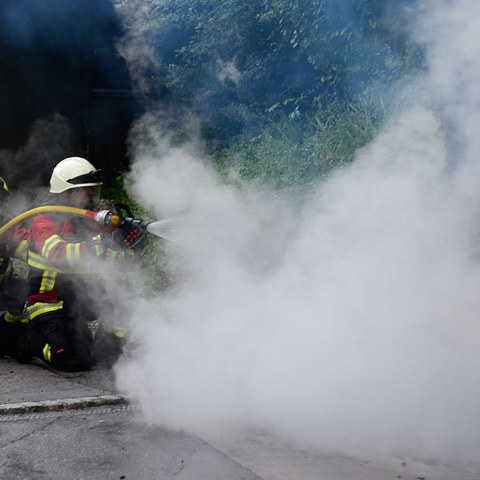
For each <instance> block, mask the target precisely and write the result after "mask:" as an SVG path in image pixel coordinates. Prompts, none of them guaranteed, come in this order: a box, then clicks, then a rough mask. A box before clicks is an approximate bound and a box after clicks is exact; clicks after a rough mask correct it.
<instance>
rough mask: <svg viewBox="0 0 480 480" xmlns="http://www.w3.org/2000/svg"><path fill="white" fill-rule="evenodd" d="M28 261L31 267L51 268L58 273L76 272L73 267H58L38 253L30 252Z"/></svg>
mask: <svg viewBox="0 0 480 480" xmlns="http://www.w3.org/2000/svg"><path fill="white" fill-rule="evenodd" d="M27 263H28V265H29V266H30V267H34V268H38V269H40V270H49V271H51V272H56V273H64V274H71V273H74V272H73V270H72V269H71V268H56V267H53V266H52V265H50V264H49V263H48V262H47V261H46V260H45V259H44V258H43V257H42V256H40V255H39V254H38V253H35V252H32V251H31V250H30V251H29V252H28V259H27Z"/></svg>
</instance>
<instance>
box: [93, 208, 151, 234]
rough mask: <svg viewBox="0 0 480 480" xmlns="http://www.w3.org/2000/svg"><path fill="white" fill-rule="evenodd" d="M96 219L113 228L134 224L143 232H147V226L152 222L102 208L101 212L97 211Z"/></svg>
mask: <svg viewBox="0 0 480 480" xmlns="http://www.w3.org/2000/svg"><path fill="white" fill-rule="evenodd" d="M95 221H96V222H98V223H100V224H102V225H104V226H106V227H113V228H119V227H122V226H123V225H133V226H134V227H135V228H138V229H139V230H140V231H141V232H142V233H147V227H148V224H149V223H150V222H145V221H144V220H137V219H136V218H131V217H122V216H120V215H115V214H114V213H113V212H111V211H110V210H100V211H99V212H96V214H95Z"/></svg>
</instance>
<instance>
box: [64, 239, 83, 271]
mask: <svg viewBox="0 0 480 480" xmlns="http://www.w3.org/2000/svg"><path fill="white" fill-rule="evenodd" d="M81 260H82V258H81V257H80V243H67V262H68V264H69V265H70V266H71V267H72V268H73V267H75V265H77V264H79V263H80V262H81Z"/></svg>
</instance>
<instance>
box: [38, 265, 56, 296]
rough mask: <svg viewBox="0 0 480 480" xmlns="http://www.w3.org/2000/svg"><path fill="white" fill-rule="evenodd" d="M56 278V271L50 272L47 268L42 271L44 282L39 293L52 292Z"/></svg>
mask: <svg viewBox="0 0 480 480" xmlns="http://www.w3.org/2000/svg"><path fill="white" fill-rule="evenodd" d="M56 278H57V274H56V273H55V272H49V271H48V270H45V271H44V272H43V273H42V282H41V283H40V291H39V293H45V292H51V291H52V290H53V287H54V286H55V280H56Z"/></svg>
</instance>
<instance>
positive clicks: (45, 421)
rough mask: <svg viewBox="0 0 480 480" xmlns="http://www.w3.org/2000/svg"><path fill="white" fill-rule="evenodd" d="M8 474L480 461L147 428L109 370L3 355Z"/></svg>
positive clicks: (398, 473)
mask: <svg viewBox="0 0 480 480" xmlns="http://www.w3.org/2000/svg"><path fill="white" fill-rule="evenodd" d="M0 382H1V388H0V479H2V480H19V479H22V480H30V479H32V480H34V479H35V480H42V479H49V480H52V479H53V480H56V479H58V480H83V479H88V480H91V479H108V480H109V479H112V480H123V479H125V480H127V479H135V480H144V479H145V480H146V479H179V480H193V479H198V480H216V479H218V480H258V479H261V480H314V479H315V480H316V479H320V480H395V479H396V480H398V479H402V480H422V479H425V480H430V479H431V480H478V479H479V478H480V468H478V465H476V466H475V465H470V466H465V465H462V466H458V465H442V464H439V463H427V462H421V461H418V460H416V461H411V460H408V461H407V460H406V459H385V458H374V459H372V458H369V459H366V458H354V457H350V456H346V455H341V454H338V453H335V452H320V451H315V450H312V449H306V448H301V447H299V446H298V445H296V444H294V443H292V442H289V441H287V440H284V439H280V438H278V437H276V436H275V435H274V434H272V433H270V432H265V431H255V430H243V431H242V430H238V431H237V432H231V431H230V432H219V431H213V430H212V432H210V433H208V434H206V435H205V436H204V438H199V437H197V436H195V435H191V434H189V433H186V432H177V431H170V430H166V429H163V428H160V427H155V426H150V425H147V424H146V423H145V422H143V421H142V418H141V414H140V412H139V411H138V410H137V409H136V408H135V406H132V405H130V404H129V403H128V402H127V400H126V399H125V398H123V397H122V396H121V395H119V394H118V392H116V390H115V383H114V378H113V374H112V372H111V371H109V370H108V369H105V368H96V369H94V370H92V371H90V372H82V373H64V372H55V371H52V370H49V369H47V368H45V367H44V366H41V364H40V363H38V364H30V365H20V364H18V363H17V362H15V361H14V360H11V359H0Z"/></svg>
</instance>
